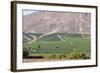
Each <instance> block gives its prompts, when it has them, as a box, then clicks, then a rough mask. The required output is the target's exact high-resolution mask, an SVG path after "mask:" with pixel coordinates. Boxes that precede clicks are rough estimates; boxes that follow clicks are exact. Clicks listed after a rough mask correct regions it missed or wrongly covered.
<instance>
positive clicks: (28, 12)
mask: <svg viewBox="0 0 100 73" xmlns="http://www.w3.org/2000/svg"><path fill="white" fill-rule="evenodd" d="M34 12H37V11H34V10H23V15H29V14H32V13H34Z"/></svg>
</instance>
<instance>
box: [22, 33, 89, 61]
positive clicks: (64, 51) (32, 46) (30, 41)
mask: <svg viewBox="0 0 100 73" xmlns="http://www.w3.org/2000/svg"><path fill="white" fill-rule="evenodd" d="M42 35H43V33H23V48H24V49H23V58H24V59H32V60H36V59H37V60H38V59H43V60H44V59H45V60H61V59H63V60H64V59H67V60H74V59H90V58H91V56H90V51H91V49H90V42H91V41H90V39H91V38H90V35H89V34H79V33H70V34H69V33H54V34H51V35H46V36H43V37H42V38H41V36H42Z"/></svg>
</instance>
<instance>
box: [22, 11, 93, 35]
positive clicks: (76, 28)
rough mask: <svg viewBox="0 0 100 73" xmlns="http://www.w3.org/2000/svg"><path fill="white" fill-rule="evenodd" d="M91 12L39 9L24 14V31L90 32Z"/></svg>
mask: <svg viewBox="0 0 100 73" xmlns="http://www.w3.org/2000/svg"><path fill="white" fill-rule="evenodd" d="M90 19H91V15H90V13H72V12H50V11H38V12H35V13H33V14H30V15H26V16H23V32H32V33H48V32H55V33H56V32H59V33H81V32H82V33H85V34H86V33H87V34H90V24H91V23H90V22H91V20H90Z"/></svg>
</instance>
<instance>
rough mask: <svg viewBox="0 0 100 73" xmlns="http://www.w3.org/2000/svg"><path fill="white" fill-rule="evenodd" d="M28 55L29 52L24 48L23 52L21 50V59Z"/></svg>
mask: <svg viewBox="0 0 100 73" xmlns="http://www.w3.org/2000/svg"><path fill="white" fill-rule="evenodd" d="M28 55H29V51H28V50H27V49H26V48H24V50H23V58H27V57H28Z"/></svg>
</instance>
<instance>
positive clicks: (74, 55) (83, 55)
mask: <svg viewBox="0 0 100 73" xmlns="http://www.w3.org/2000/svg"><path fill="white" fill-rule="evenodd" d="M71 59H89V56H87V54H86V53H84V52H73V53H71Z"/></svg>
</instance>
